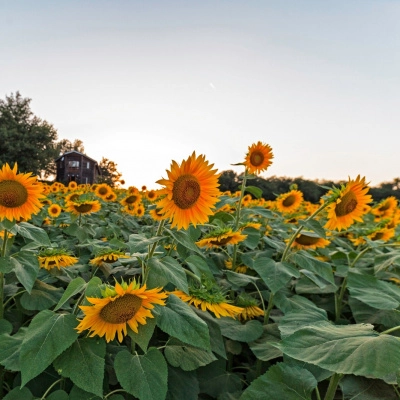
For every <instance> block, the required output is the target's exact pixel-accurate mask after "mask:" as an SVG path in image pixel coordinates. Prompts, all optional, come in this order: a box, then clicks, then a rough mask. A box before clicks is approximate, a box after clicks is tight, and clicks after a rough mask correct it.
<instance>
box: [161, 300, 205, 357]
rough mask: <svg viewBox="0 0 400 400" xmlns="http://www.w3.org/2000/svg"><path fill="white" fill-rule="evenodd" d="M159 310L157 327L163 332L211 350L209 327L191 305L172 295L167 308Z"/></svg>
mask: <svg viewBox="0 0 400 400" xmlns="http://www.w3.org/2000/svg"><path fill="white" fill-rule="evenodd" d="M158 310H159V311H157V312H158V313H159V314H158V317H157V325H158V326H159V328H160V329H161V330H163V331H164V332H165V333H168V334H169V335H171V336H173V337H175V338H177V339H179V340H181V341H182V342H184V343H187V344H191V345H193V346H197V347H200V348H201V349H204V350H210V335H209V331H208V326H207V324H206V323H205V322H204V321H203V320H202V319H200V318H199V317H198V316H197V315H196V314H195V312H194V311H193V310H192V309H191V306H190V305H189V304H187V303H185V302H183V301H182V300H181V299H180V298H179V297H177V296H175V295H173V294H171V295H169V296H168V300H167V304H166V306H165V307H160V308H159V309H158Z"/></svg>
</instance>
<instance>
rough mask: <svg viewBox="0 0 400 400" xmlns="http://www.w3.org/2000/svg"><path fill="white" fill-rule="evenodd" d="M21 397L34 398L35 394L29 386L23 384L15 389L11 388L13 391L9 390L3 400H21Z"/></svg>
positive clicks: (29, 399) (25, 399) (25, 398)
mask: <svg viewBox="0 0 400 400" xmlns="http://www.w3.org/2000/svg"><path fill="white" fill-rule="evenodd" d="M21 399H24V400H34V396H33V394H32V393H31V391H30V390H29V389H28V388H26V387H23V388H21V386H17V387H16V388H14V389H13V390H11V392H8V393H7V394H6V395H5V396H4V398H3V400H21Z"/></svg>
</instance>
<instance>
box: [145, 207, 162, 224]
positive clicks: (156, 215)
mask: <svg viewBox="0 0 400 400" xmlns="http://www.w3.org/2000/svg"><path fill="white" fill-rule="evenodd" d="M160 211H161V209H160V208H157V207H156V208H153V209H151V210H149V214H150V216H151V218H153V219H154V221H161V220H163V219H164V216H163V215H162V214H161V212H160Z"/></svg>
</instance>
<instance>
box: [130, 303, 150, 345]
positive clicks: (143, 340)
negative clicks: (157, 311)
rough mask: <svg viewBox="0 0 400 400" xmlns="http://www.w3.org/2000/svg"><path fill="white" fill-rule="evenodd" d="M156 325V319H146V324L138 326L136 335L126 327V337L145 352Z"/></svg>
mask: <svg viewBox="0 0 400 400" xmlns="http://www.w3.org/2000/svg"><path fill="white" fill-rule="evenodd" d="M156 307H157V305H156ZM156 325H157V320H156V318H147V319H146V323H145V324H144V325H141V324H139V325H138V333H136V332H134V331H133V330H132V329H131V328H130V327H129V326H128V335H129V337H130V338H131V339H132V340H133V341H134V342H135V343H137V344H138V345H139V347H140V348H141V349H142V350H143V351H144V352H146V351H147V347H148V345H149V343H150V339H151V337H152V336H153V333H154V329H155V327H156Z"/></svg>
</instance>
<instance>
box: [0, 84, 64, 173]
mask: <svg viewBox="0 0 400 400" xmlns="http://www.w3.org/2000/svg"><path fill="white" fill-rule="evenodd" d="M30 103H31V99H29V98H23V97H22V96H21V94H20V93H19V92H16V94H15V95H14V94H13V93H11V95H10V96H6V99H5V100H0V166H1V165H3V164H5V163H8V164H9V165H10V166H11V167H12V166H13V165H14V163H15V162H17V163H18V170H19V171H21V172H32V173H33V174H34V175H39V176H42V175H43V176H44V177H47V176H49V175H50V174H53V173H54V159H55V158H56V157H57V156H58V155H59V152H58V149H57V144H56V140H57V131H56V129H55V128H54V127H53V125H51V124H50V123H48V122H47V121H45V120H42V119H40V118H38V117H37V116H35V115H34V114H33V112H32V111H31V109H30Z"/></svg>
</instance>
